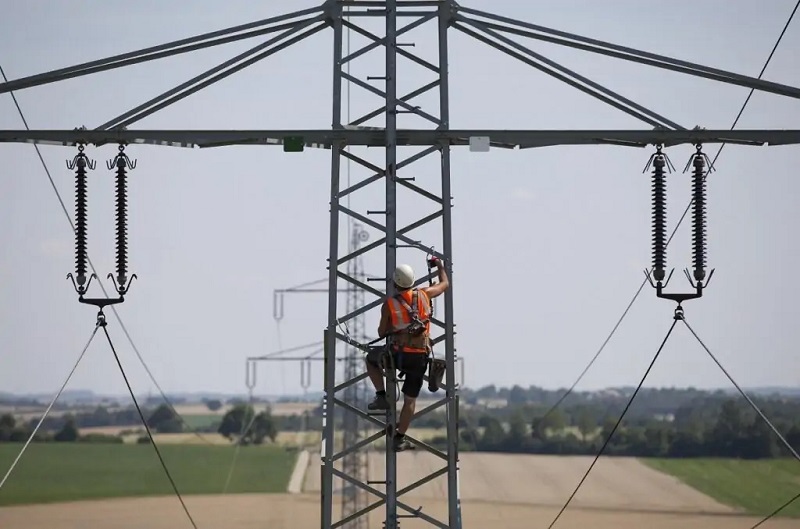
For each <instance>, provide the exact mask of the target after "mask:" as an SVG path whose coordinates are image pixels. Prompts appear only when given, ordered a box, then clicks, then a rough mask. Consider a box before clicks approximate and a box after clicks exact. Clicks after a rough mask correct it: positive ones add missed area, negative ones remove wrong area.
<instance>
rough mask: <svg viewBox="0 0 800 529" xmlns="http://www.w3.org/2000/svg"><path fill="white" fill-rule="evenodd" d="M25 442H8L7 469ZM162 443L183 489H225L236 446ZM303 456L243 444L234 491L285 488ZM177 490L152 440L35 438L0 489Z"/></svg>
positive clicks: (4, 498)
mask: <svg viewBox="0 0 800 529" xmlns="http://www.w3.org/2000/svg"><path fill="white" fill-rule="evenodd" d="M21 448H22V445H19V444H0V469H2V473H3V474H5V471H6V470H7V469H8V468H9V467H10V466H11V463H12V462H13V461H14V458H15V457H16V456H17V454H18V453H19V451H20V449H21ZM159 450H161V453H162V455H163V457H164V460H165V462H166V464H167V468H169V470H170V473H171V474H172V476H173V479H174V480H175V483H176V485H177V487H178V490H179V491H180V492H181V494H219V493H221V492H222V491H223V488H224V486H225V480H226V479H227V477H228V472H229V470H230V468H231V463H232V461H233V455H234V447H230V446H219V447H217V446H202V445H171V446H170V445H164V446H159ZM295 458H296V455H295V453H293V452H290V451H287V450H285V449H283V448H280V447H274V446H252V447H242V448H241V449H240V451H239V455H238V457H237V460H236V467H235V469H234V472H233V475H232V477H231V481H230V485H229V487H228V492H229V493H237V492H238V493H241V492H261V493H266V492H283V491H285V490H286V487H287V485H288V482H289V477H290V475H291V473H292V469H293V467H294V462H295ZM164 494H174V492H173V491H172V488H171V486H170V484H169V481H168V479H167V477H166V474H165V473H164V471H163V469H162V468H161V465H160V463H159V461H158V458H157V456H156V453H155V450H153V447H152V446H151V445H122V444H81V443H65V444H60V443H40V444H36V443H35V444H31V445H30V446H29V447H28V449H27V450H26V452H25V454H24V455H23V457H22V459H20V461H19V463H18V464H17V467H16V469H15V470H14V472H13V473H12V474H11V476H10V477H9V479H8V481H7V482H6V484H5V485H4V486H3V488H2V490H0V506H2V505H14V504H25V503H50V502H58V501H72V500H83V499H95V498H112V497H124V496H155V495H164Z"/></svg>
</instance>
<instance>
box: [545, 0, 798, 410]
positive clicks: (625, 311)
mask: <svg viewBox="0 0 800 529" xmlns="http://www.w3.org/2000/svg"><path fill="white" fill-rule="evenodd" d="M798 7H800V0H798V2H797V3H796V4H795V6H794V9H793V10H792V12H791V14H790V15H789V18H788V20H787V21H786V23H785V24H784V26H783V29H782V30H781V32H780V35H779V36H778V38H777V40H776V41H775V44H774V46H773V47H772V50H771V51H770V53H769V56H768V57H767V60H766V61H765V62H764V66H763V67H762V68H761V71H760V72H759V74H758V79H761V78H762V77H763V75H764V72H765V71H766V70H767V67H768V66H769V63H770V62H771V61H772V57H773V55H775V51H776V50H777V49H778V46H779V45H780V43H781V40H783V36H784V35H785V34H786V30H787V29H788V28H789V25H790V24H791V22H792V19H793V18H794V15H795V13H796V12H797V9H798ZM754 92H755V88H751V89H750V92H749V93H748V94H747V98H745V101H744V103H743V104H742V106H741V108H740V109H739V112H738V114H737V115H736V119H734V120H733V124H732V125H731V130H733V129H735V128H736V125H737V124H738V123H739V119H740V118H741V117H742V114H743V113H744V110H745V108H746V107H747V104H748V103H749V102H750V99H751V98H752V97H753V93H754ZM725 145H727V144H726V143H724V142H723V143H722V144H721V145H720V147H719V149H718V150H717V153H716V154H715V155H714V159H713V160H712V161H711V163H710V164H709V167H708V170H707V172H706V175H705V176H704V177H703V180H704V181H705V180H706V179H707V178H708V173H710V172H711V170H712V169H713V168H714V164H715V163H716V162H717V159H718V158H719V155H720V154H721V153H722V150H723V149H724V148H725ZM692 204H694V198H692V199H691V200H690V201H689V204H688V205H687V206H686V209H685V210H684V211H683V214H682V215H681V216H680V218H679V219H678V223H677V224H676V225H675V228H674V229H673V230H672V233H671V234H670V236H669V238H668V239H667V243H666V246H669V244H670V242H672V239H673V238H674V237H675V234H676V233H677V231H678V228H680V226H681V224H682V223H683V221H684V219H685V218H686V215H687V214H688V213H689V209H691V207H692ZM646 284H647V278H646V277H645V279H644V280H642V284H641V285H639V289H638V290H637V291H636V293H635V294H634V295H633V298H632V299H631V301H630V302H629V303H628V306H627V307H626V308H625V310H624V311H623V313H622V316H620V318H619V320H618V321H617V323H616V324H615V325H614V328H613V329H612V330H611V332H610V333H609V335H608V336H607V337H606V339H605V341H603V344H602V345H601V346H600V349H598V350H597V352H596V353H595V354H594V356H593V357H592V359H591V360H590V361H589V363H588V364H587V365H586V367H585V368H584V369H583V371H582V372H581V374H580V376H578V378H577V379H576V380H575V382H573V384H572V385H571V386H570V387H569V389H568V390H567V391H566V392H565V393H564V394H563V395H562V396H561V397H560V398H559V399H558V401H556V403H555V404H553V406H551V407H550V408H549V409H548V410H547V411H546V412H545V414H544V415H543V416H542V418H543V419H544V418H546V417H548V416H550V415H551V414H552V413H553V412H554V411H555V410H556V408H558V406H560V405H561V404H562V403H563V402H564V400H565V399H566V398H567V396H569V395H570V394H571V393H572V392H573V391H574V390H575V387H577V385H578V384H579V383H580V381H581V380H583V377H584V376H586V373H587V372H588V371H589V369H590V368H591V367H592V365H594V363H595V361H596V360H597V358H598V357H599V356H600V354H601V353H602V352H603V350H604V349H605V347H606V345H607V344H608V342H609V341H610V340H611V338H612V336H614V334H615V333H616V332H617V329H618V328H619V326H620V324H621V323H622V321H623V320H624V319H625V317H626V316H627V314H628V312H629V311H630V308H631V307H632V306H633V304H634V303H635V302H636V299H637V298H638V297H639V294H641V292H642V289H643V288H644V286H645V285H646Z"/></svg>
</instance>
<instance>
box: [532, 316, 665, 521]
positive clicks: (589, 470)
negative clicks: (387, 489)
mask: <svg viewBox="0 0 800 529" xmlns="http://www.w3.org/2000/svg"><path fill="white" fill-rule="evenodd" d="M678 319H679V318H678V316H677V315H676V317H675V319H673V321H672V325H670V327H669V330H668V331H667V335H666V336H664V339H663V340H662V341H661V345H660V346H659V348H658V351H656V354H655V356H653V360H651V361H650V365H649V366H647V370H646V371H645V372H644V376H642V379H641V380H640V381H639V385H638V386H636V389H635V390H634V392H633V394H632V395H631V398H630V399H628V403H627V404H626V405H625V409H623V410H622V413H621V414H620V416H619V419H617V422H616V423H615V424H614V427H613V428H612V429H611V432H609V434H608V436H607V437H606V440H605V441H604V442H603V445H602V446H601V447H600V450H599V451H598V452H597V455H596V456H595V457H594V460H593V461H592V464H591V465H589V468H588V469H586V472H585V473H584V475H583V477H582V478H581V480H580V481H579V482H578V486H576V487H575V490H573V491H572V494H570V496H569V498H567V501H566V503H564V506H563V507H561V510H560V511H558V514H557V515H556V517H555V519H553V521H552V522H550V525H549V526H548V528H547V529H552V527H553V526H554V525H555V524H556V522H557V521H558V519H559V518H560V517H561V515H562V514H564V511H566V510H567V507H568V506H569V504H570V503H571V502H572V499H573V498H574V497H575V495H576V494H578V491H579V490H580V489H581V486H583V483H584V482H585V481H586V478H588V477H589V474H590V473H591V471H592V469H593V468H594V466H595V465H596V464H597V461H598V460H599V459H600V456H601V455H603V452H605V449H606V447H607V446H608V443H610V442H611V438H612V437H613V436H614V434H615V433H616V431H617V428H619V425H620V424H622V419H623V418H625V414H626V413H628V409H630V407H631V404H633V400H634V399H635V398H636V395H637V394H638V393H639V390H641V389H642V386H643V385H644V382H645V380H646V379H647V376H648V375H649V374H650V371H651V370H652V369H653V366H654V365H655V363H656V360H658V357H659V355H661V351H663V350H664V346H665V345H666V344H667V340H668V339H669V337H670V335H671V334H672V330H673V329H675V325H676V324H677V323H678Z"/></svg>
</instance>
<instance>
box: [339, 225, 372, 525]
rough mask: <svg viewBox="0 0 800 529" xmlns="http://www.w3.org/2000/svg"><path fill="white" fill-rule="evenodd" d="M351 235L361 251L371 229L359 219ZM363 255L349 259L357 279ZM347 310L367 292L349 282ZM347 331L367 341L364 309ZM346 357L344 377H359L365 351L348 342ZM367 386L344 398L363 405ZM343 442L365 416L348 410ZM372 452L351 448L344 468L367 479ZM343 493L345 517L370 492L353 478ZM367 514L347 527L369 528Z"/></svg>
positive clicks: (353, 437) (353, 438) (360, 428)
mask: <svg viewBox="0 0 800 529" xmlns="http://www.w3.org/2000/svg"><path fill="white" fill-rule="evenodd" d="M350 225H351V229H350V239H349V245H348V252H349V253H351V254H352V253H354V252H356V251H358V249H359V248H360V247H361V245H362V244H363V243H364V242H366V241H367V240H368V239H369V232H367V231H366V230H365V229H364V228H363V226H362V225H361V224H359V223H357V222H351V223H350ZM362 261H363V260H362V258H361V256H358V257H356V258H354V259H351V260H349V261H348V263H347V275H348V276H350V277H352V278H355V279H356V280H357V281H361V282H362V283H366V274H365V273H364V268H363V262H362ZM346 290H347V305H346V311H347V313H348V314H349V313H352V312H355V311H356V310H358V309H360V308H361V307H363V306H364V298H365V295H364V294H365V293H364V290H363V289H360V288H358V287H357V286H356V285H354V284H351V283H348V284H347V287H346ZM350 321H351V323H350V325H348V329H349V330H348V334H349V335H350V338H351V339H353V340H355V341H356V342H358V343H366V342H367V341H368V339H367V331H366V324H365V316H364V314H363V313H361V314H359V315H358V316H356V317H354V318H353V319H352V320H350ZM345 354H346V356H345V361H344V365H345V368H344V380H353V379H355V378H357V377H358V376H359V375H360V374H361V373H362V372H363V370H364V359H363V357H364V354H363V353H362V351H361V350H360V349H359V348H358V347H356V346H354V345H348V346H347V348H346V353H345ZM367 391H368V389H367V386H366V384H365V383H364V382H363V381H362V382H360V383H358V384H351V385H349V386H348V387H347V389H345V391H344V401H345V402H346V403H347V404H348V405H350V406H353V407H354V408H356V409H362V410H363V409H364V408H365V406H366V403H367ZM342 428H343V430H344V432H343V434H344V435H343V441H344V442H343V446H344V447H348V446H355V445H356V444H357V443H358V441H359V440H360V439H361V438H362V437H363V436H364V434H365V432H366V423H365V421H364V420H363V419H361V418H360V417H358V416H357V415H355V414H353V413H345V414H344V416H343V421H342ZM368 456H369V452H368V451H367V450H356V451H352V452H349V453H348V454H347V455H345V456H344V457H343V458H342V472H344V473H345V474H347V475H349V476H352V477H353V478H354V479H356V480H358V481H360V482H362V483H366V482H367V480H368V476H369V457H368ZM341 495H342V518H351V517H352V516H353V515H354V514H356V513H358V512H361V511H362V510H363V509H364V508H365V507H366V506H367V499H368V498H367V492H366V491H365V490H363V489H362V488H360V487H358V486H356V485H354V484H353V483H351V482H345V483H343V484H342V486H341ZM367 520H368V519H367V518H366V517H365V516H356V517H353V518H351V519H350V521H349V522H347V523H346V524H345V525H343V527H344V529H366V527H367Z"/></svg>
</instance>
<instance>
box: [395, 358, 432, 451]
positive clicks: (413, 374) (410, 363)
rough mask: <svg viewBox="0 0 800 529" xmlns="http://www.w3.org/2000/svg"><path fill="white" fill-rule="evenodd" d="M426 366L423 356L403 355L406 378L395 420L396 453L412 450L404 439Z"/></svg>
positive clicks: (415, 405)
mask: <svg viewBox="0 0 800 529" xmlns="http://www.w3.org/2000/svg"><path fill="white" fill-rule="evenodd" d="M427 365H428V364H427V359H426V357H425V355H424V354H416V353H405V354H404V355H403V371H404V372H405V374H406V378H405V382H403V409H402V410H401V411H400V417H398V419H397V432H396V433H395V437H394V448H395V450H397V451H401V450H409V449H413V448H414V445H412V444H411V443H410V442H409V441H408V439H406V438H405V434H406V432H407V431H408V427H409V426H410V424H411V418H412V417H413V416H414V412H415V411H416V407H417V397H418V396H419V392H420V390H421V389H422V383H423V381H424V379H423V377H424V376H425V370H426V369H427Z"/></svg>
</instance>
